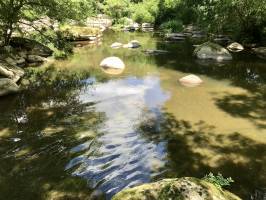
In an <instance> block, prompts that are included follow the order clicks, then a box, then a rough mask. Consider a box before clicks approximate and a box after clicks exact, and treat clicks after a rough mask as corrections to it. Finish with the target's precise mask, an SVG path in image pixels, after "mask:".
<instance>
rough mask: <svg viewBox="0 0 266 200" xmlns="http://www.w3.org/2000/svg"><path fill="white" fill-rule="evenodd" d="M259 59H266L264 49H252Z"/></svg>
mask: <svg viewBox="0 0 266 200" xmlns="http://www.w3.org/2000/svg"><path fill="white" fill-rule="evenodd" d="M252 50H253V51H254V52H255V53H256V55H257V56H258V57H260V58H263V59H266V47H258V48H253V49H252Z"/></svg>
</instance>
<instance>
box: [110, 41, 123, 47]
mask: <svg viewBox="0 0 266 200" xmlns="http://www.w3.org/2000/svg"><path fill="white" fill-rule="evenodd" d="M122 46H123V44H122V43H119V42H115V43H113V44H112V45H111V48H113V49H118V48H120V47H122Z"/></svg>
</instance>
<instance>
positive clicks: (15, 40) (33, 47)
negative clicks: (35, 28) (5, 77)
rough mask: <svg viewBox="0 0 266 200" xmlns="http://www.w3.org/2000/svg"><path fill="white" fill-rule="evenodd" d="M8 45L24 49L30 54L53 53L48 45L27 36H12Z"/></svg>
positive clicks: (45, 54) (43, 54) (44, 54)
mask: <svg viewBox="0 0 266 200" xmlns="http://www.w3.org/2000/svg"><path fill="white" fill-rule="evenodd" d="M10 45H11V46H12V47H14V48H19V49H21V50H26V51H27V54H30V55H38V56H43V57H48V56H51V55H52V54H53V51H52V50H51V49H50V48H49V47H47V46H45V45H43V44H41V43H39V42H37V41H35V40H31V39H27V38H21V37H12V39H11V41H10Z"/></svg>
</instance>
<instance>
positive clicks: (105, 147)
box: [66, 76, 169, 199]
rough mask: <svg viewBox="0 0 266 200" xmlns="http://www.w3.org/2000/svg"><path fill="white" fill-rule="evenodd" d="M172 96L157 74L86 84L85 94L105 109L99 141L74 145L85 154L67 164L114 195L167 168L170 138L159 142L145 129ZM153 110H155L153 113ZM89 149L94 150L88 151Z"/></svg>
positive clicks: (83, 99) (99, 108)
mask: <svg viewBox="0 0 266 200" xmlns="http://www.w3.org/2000/svg"><path fill="white" fill-rule="evenodd" d="M168 98H169V95H168V94H167V93H165V92H164V91H162V89H161V87H160V80H159V78H158V77H156V76H148V77H145V78H143V79H138V78H135V77H131V78H126V79H119V80H111V81H109V82H107V83H101V84H96V86H95V89H94V90H92V91H90V90H86V89H84V90H82V93H81V94H80V100H81V102H83V103H84V104H86V103H90V102H93V103H95V104H93V107H94V109H95V110H96V112H100V113H104V114H105V118H106V119H105V121H104V122H103V123H102V124H101V126H100V127H99V130H98V132H100V133H101V134H100V136H97V138H95V139H94V140H95V141H96V142H92V141H91V140H90V141H87V142H85V143H83V144H80V145H77V146H76V147H74V148H72V149H71V152H75V153H79V154H80V155H79V156H77V157H76V158H73V159H72V160H71V161H70V162H69V163H68V165H67V167H66V169H67V170H68V169H71V168H73V169H74V167H76V166H78V165H79V166H78V167H77V168H75V169H74V172H73V175H75V176H80V177H83V178H85V179H87V180H88V183H89V185H90V186H91V187H92V188H97V189H100V190H102V191H103V192H105V193H106V196H107V198H108V199H109V198H110V197H111V196H113V195H114V194H115V193H117V192H118V191H120V190H121V189H123V188H125V187H131V186H134V185H138V184H141V183H145V182H149V181H150V180H151V179H152V178H153V177H154V176H158V175H159V174H160V173H161V172H163V170H162V168H163V166H164V164H165V156H166V149H165V146H166V143H165V142H160V143H159V144H155V143H154V142H153V141H150V140H149V139H147V138H145V137H144V136H143V135H142V134H141V133H140V132H139V131H138V127H139V126H140V125H141V123H145V121H147V120H149V119H147V116H153V118H154V116H155V117H156V118H157V117H159V115H160V113H158V108H160V106H162V105H163V103H164V102H165V101H166V100H167V99H168ZM147 113H151V115H147ZM86 151H91V152H93V153H91V154H88V153H87V152H86Z"/></svg>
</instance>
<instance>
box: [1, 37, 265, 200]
mask: <svg viewBox="0 0 266 200" xmlns="http://www.w3.org/2000/svg"><path fill="white" fill-rule="evenodd" d="M133 39H137V40H139V41H140V42H141V44H142V47H141V48H139V49H131V50H130V49H117V50H113V49H111V48H109V46H110V44H112V43H113V42H116V41H117V42H123V43H126V42H128V41H130V40H133ZM145 49H160V50H167V51H169V53H167V54H164V55H156V56H155V55H145V54H144V53H143V52H142V50H145ZM192 52H193V46H192V43H190V42H188V41H186V42H180V43H167V42H165V41H163V40H162V39H160V37H157V36H156V35H152V34H148V33H147V34H146V33H145V34H144V33H106V35H105V38H104V40H103V44H102V45H101V46H99V47H84V48H82V49H77V50H76V52H75V54H74V56H73V57H72V58H69V59H68V60H64V61H59V62H56V63H55V64H53V65H52V66H47V67H46V68H45V69H40V71H41V72H39V73H38V72H35V73H34V74H35V76H34V77H35V78H31V79H30V81H31V82H32V84H31V86H30V89H28V90H25V91H23V92H22V93H21V94H18V95H14V96H8V97H5V98H1V100H0V112H1V115H0V194H1V195H0V199H5V200H9V199H10V200H11V199H25V200H28V199H89V198H90V195H91V193H94V194H95V193H97V194H101V195H100V196H103V198H104V199H110V198H111V197H112V196H113V195H114V194H115V193H117V192H118V191H120V190H121V189H123V188H125V187H132V186H135V185H138V184H141V183H146V182H151V181H156V180H160V179H162V178H166V177H182V176H195V177H199V178H201V177H203V176H204V175H205V174H208V173H209V172H213V173H218V172H220V173H222V174H223V175H224V176H226V177H229V176H231V177H232V178H233V179H234V180H235V183H233V185H232V186H231V187H230V188H229V190H230V191H232V192H234V193H236V194H238V195H239V196H241V197H242V198H244V199H248V198H249V195H250V193H252V192H253V191H254V190H255V189H257V188H265V187H266V169H265V168H266V167H265V166H266V153H265V152H266V62H265V61H263V60H260V59H259V58H256V57H255V56H254V55H251V54H249V53H247V52H242V53H239V54H234V55H233V57H234V61H232V62H227V63H211V62H199V61H198V60H196V59H195V58H193V57H192ZM108 56H119V57H120V58H121V59H122V60H123V61H124V62H125V64H126V69H125V71H124V72H123V73H122V74H120V75H115V76H114V75H107V74H105V73H104V72H103V71H102V70H101V69H100V68H99V67H98V66H99V63H100V61H101V60H102V59H103V58H105V57H108ZM191 73H193V74H197V75H198V76H200V77H201V78H202V79H203V81H204V83H203V84H202V85H201V86H199V87H194V88H189V87H185V86H182V85H180V84H179V82H178V79H179V78H181V77H183V76H185V75H188V74H191Z"/></svg>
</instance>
